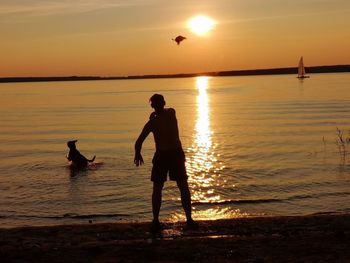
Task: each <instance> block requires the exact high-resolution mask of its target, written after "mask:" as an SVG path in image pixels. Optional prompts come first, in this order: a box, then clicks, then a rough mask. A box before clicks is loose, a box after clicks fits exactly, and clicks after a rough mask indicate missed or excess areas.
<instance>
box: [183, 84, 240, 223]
mask: <svg viewBox="0 0 350 263" xmlns="http://www.w3.org/2000/svg"><path fill="white" fill-rule="evenodd" d="M210 79H211V78H210V77H198V78H196V88H197V92H198V95H197V121H196V125H195V130H194V138H193V145H192V146H191V148H188V153H189V154H188V157H187V159H186V167H187V172H188V175H189V184H190V185H191V192H192V202H195V203H200V204H213V206H211V207H210V208H207V209H203V208H200V209H197V207H193V209H194V215H195V218H197V219H219V218H227V217H232V212H233V211H232V210H230V209H228V208H223V207H222V208H221V207H220V206H219V205H215V204H219V203H220V201H222V197H221V195H220V194H219V193H218V192H217V190H218V189H220V188H221V187H223V186H224V183H225V180H224V179H222V178H221V174H220V171H221V170H222V169H223V168H224V166H223V165H222V163H220V162H219V161H218V159H217V157H218V156H219V154H217V153H216V152H215V149H216V148H217V144H216V143H214V142H213V138H212V137H213V131H212V129H211V125H210V106H209V105H210V98H209V96H208V92H207V91H208V88H209V81H210ZM238 213H239V211H234V213H233V214H235V215H236V214H238Z"/></svg>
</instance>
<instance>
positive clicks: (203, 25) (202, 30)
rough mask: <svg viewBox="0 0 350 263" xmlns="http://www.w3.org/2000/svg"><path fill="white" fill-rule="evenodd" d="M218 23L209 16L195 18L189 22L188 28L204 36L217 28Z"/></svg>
mask: <svg viewBox="0 0 350 263" xmlns="http://www.w3.org/2000/svg"><path fill="white" fill-rule="evenodd" d="M215 24H216V22H215V21H214V20H213V19H211V18H210V17H207V16H195V17H192V18H191V19H190V20H189V21H188V27H189V28H190V29H191V31H192V32H193V33H195V34H197V35H199V36H203V35H205V34H207V33H208V32H209V31H211V30H212V29H213V28H214V27H215Z"/></svg>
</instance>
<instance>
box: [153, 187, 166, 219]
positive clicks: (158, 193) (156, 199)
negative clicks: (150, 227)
mask: <svg viewBox="0 0 350 263" xmlns="http://www.w3.org/2000/svg"><path fill="white" fill-rule="evenodd" d="M163 186H164V182H153V193H152V211H153V221H154V222H159V211H160V206H161V204H162V190H163Z"/></svg>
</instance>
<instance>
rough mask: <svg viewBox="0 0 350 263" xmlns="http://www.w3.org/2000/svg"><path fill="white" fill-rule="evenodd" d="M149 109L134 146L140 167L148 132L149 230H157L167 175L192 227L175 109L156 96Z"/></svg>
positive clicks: (152, 99) (188, 193) (136, 162)
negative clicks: (152, 150) (153, 149)
mask: <svg viewBox="0 0 350 263" xmlns="http://www.w3.org/2000/svg"><path fill="white" fill-rule="evenodd" d="M150 102H151V107H152V108H153V109H154V112H152V114H151V115H150V118H149V121H148V122H147V123H146V124H145V126H144V128H143V130H142V132H141V134H140V136H139V137H138V139H137V140H136V143H135V159H134V163H135V164H136V166H139V165H142V164H143V158H142V155H141V148H142V143H143V142H144V140H145V139H146V137H147V136H148V135H149V134H150V133H151V132H152V133H153V136H154V141H155V144H156V152H155V154H154V157H153V160H152V163H153V168H152V174H151V181H152V182H153V193H152V211H153V221H152V228H153V229H154V230H157V229H159V228H160V223H159V211H160V207H161V203H162V190H163V186H164V182H165V181H166V180H167V174H168V173H169V178H170V180H172V181H176V183H177V186H178V188H179V190H180V193H181V203H182V207H183V209H184V211H185V214H186V219H187V221H186V223H187V226H189V227H196V223H195V222H194V221H193V219H192V208H191V194H190V190H189V188H188V183H187V173H186V167H185V154H184V151H183V149H182V146H181V141H180V138H179V130H178V126H177V119H176V115H175V110H174V109H172V108H164V106H165V100H164V97H163V96H162V95H160V94H154V95H153V96H152V97H151V98H150Z"/></svg>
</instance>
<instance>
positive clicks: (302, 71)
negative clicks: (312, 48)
mask: <svg viewBox="0 0 350 263" xmlns="http://www.w3.org/2000/svg"><path fill="white" fill-rule="evenodd" d="M305 74H306V73H305V67H304V60H303V57H301V58H300V60H299V66H298V78H308V76H306V75H305Z"/></svg>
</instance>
